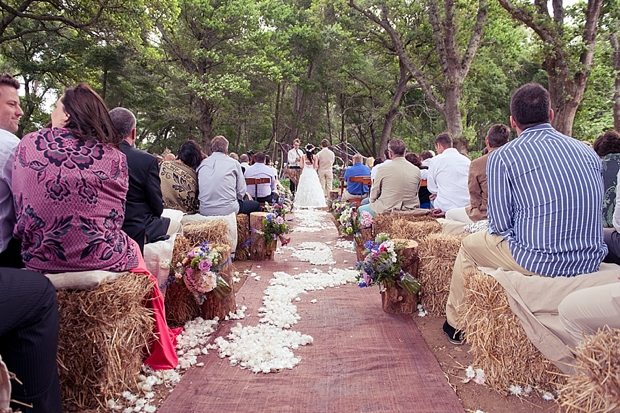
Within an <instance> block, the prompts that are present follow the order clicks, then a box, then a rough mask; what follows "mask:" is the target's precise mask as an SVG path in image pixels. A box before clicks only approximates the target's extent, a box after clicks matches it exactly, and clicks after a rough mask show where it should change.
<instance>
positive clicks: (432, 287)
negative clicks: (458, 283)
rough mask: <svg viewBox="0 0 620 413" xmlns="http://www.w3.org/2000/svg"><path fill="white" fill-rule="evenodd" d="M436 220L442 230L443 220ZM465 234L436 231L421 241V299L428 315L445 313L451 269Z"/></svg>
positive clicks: (443, 314)
mask: <svg viewBox="0 0 620 413" xmlns="http://www.w3.org/2000/svg"><path fill="white" fill-rule="evenodd" d="M435 223H436V224H437V225H439V228H440V230H441V224H439V223H438V222H436V221H435ZM424 224H429V223H426V222H425V223H424ZM433 228H436V227H433ZM463 238H464V236H463V235H450V234H444V233H441V232H436V233H432V234H429V235H427V236H426V237H424V238H422V240H420V241H419V244H420V245H419V247H418V255H419V257H420V266H419V268H418V280H419V281H420V284H422V288H421V290H420V301H421V302H422V305H423V306H424V310H425V311H426V312H427V313H428V314H429V315H435V316H445V315H446V303H447V302H448V294H449V293H450V281H451V280H452V270H453V269H454V261H456V256H457V254H458V252H459V248H460V247H461V240H462V239H463Z"/></svg>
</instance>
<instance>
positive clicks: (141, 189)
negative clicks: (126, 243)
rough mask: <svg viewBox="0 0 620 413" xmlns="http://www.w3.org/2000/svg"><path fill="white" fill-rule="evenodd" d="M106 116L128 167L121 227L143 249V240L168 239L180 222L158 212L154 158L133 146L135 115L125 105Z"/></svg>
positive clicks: (159, 198) (159, 202)
mask: <svg viewBox="0 0 620 413" xmlns="http://www.w3.org/2000/svg"><path fill="white" fill-rule="evenodd" d="M110 118H111V119H112V123H113V124H114V127H115V128H116V131H117V132H118V133H119V134H120V135H121V137H122V138H123V142H121V151H122V152H123V153H124V154H125V156H126V157H127V166H128V167H129V190H128V191H127V202H126V204H125V221H124V222H123V228H122V229H123V231H125V233H126V234H127V235H129V236H130V237H131V239H133V240H135V241H136V242H137V243H138V245H139V246H140V252H142V253H144V244H148V243H151V242H157V241H162V240H166V239H168V238H169V237H170V235H172V234H175V233H177V232H179V231H180V230H181V222H180V221H171V220H170V218H166V217H162V216H161V214H162V212H164V202H163V200H162V195H161V180H160V179H159V166H158V165H157V158H155V157H154V156H153V155H151V154H150V153H147V152H144V151H141V150H140V149H138V148H136V147H135V144H136V117H135V116H134V115H133V113H131V112H130V111H129V110H127V109H125V108H115V109H112V110H111V111H110ZM173 156H174V155H173Z"/></svg>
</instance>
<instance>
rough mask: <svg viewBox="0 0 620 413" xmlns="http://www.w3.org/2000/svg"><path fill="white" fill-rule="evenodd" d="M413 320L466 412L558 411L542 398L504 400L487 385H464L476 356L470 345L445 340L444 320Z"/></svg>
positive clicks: (416, 317) (532, 412) (416, 318)
mask: <svg viewBox="0 0 620 413" xmlns="http://www.w3.org/2000/svg"><path fill="white" fill-rule="evenodd" d="M412 317H413V319H414V321H415V323H416V324H417V326H418V328H419V329H420V332H421V333H422V337H424V340H426V344H428V346H429V347H430V349H431V351H432V352H433V354H435V357H436V358H437V361H438V362H439V365H440V366H441V369H442V370H443V372H444V374H445V376H446V379H447V380H448V382H449V383H450V385H451V386H452V388H453V389H454V391H456V394H457V395H458V397H459V399H460V400H461V403H462V404H463V407H464V408H465V411H467V412H476V411H477V410H481V411H483V412H484V413H503V412H511V413H538V412H555V411H557V409H558V406H557V404H555V403H554V402H553V401H546V400H544V399H542V398H541V397H539V396H530V397H526V398H519V397H517V396H512V395H511V396H508V397H503V396H502V395H500V394H499V393H497V392H495V391H494V390H492V389H491V388H489V387H487V386H485V385H479V384H476V383H474V382H473V381H470V382H469V383H463V378H465V369H466V368H467V366H469V365H471V364H472V362H473V356H472V355H471V354H469V353H468V350H469V346H468V345H467V344H464V345H462V346H456V345H453V344H450V343H449V342H448V340H447V339H446V337H445V335H444V333H443V331H442V325H443V322H444V321H445V318H443V317H431V316H426V317H418V315H417V314H414V315H413V316H412Z"/></svg>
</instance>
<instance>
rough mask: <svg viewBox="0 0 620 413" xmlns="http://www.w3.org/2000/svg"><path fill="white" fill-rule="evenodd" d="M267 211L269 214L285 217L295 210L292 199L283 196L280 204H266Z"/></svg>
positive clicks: (279, 201)
mask: <svg viewBox="0 0 620 413" xmlns="http://www.w3.org/2000/svg"><path fill="white" fill-rule="evenodd" d="M265 209H266V210H267V212H271V213H275V214H276V215H278V216H281V217H284V216H285V215H286V214H290V213H291V211H292V210H293V202H291V200H290V198H287V197H285V196H281V197H280V198H279V199H278V202H274V203H271V204H266V205H265Z"/></svg>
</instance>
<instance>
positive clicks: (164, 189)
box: [159, 140, 204, 215]
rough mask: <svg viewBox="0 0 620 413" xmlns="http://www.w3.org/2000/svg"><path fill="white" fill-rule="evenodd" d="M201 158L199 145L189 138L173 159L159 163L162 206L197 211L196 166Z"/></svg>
mask: <svg viewBox="0 0 620 413" xmlns="http://www.w3.org/2000/svg"><path fill="white" fill-rule="evenodd" d="M203 159H204V156H203V154H202V151H201V150H200V146H198V144H197V143H196V142H195V141H191V140H190V141H187V142H185V143H183V144H182V145H181V147H180V148H179V155H178V158H177V159H176V160H175V161H173V162H163V163H162V164H161V166H160V168H159V178H160V179H161V194H162V199H163V201H164V208H170V209H176V210H178V211H183V212H185V213H186V214H190V215H191V214H197V213H198V177H197V176H196V168H198V165H200V162H202V160H203Z"/></svg>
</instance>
